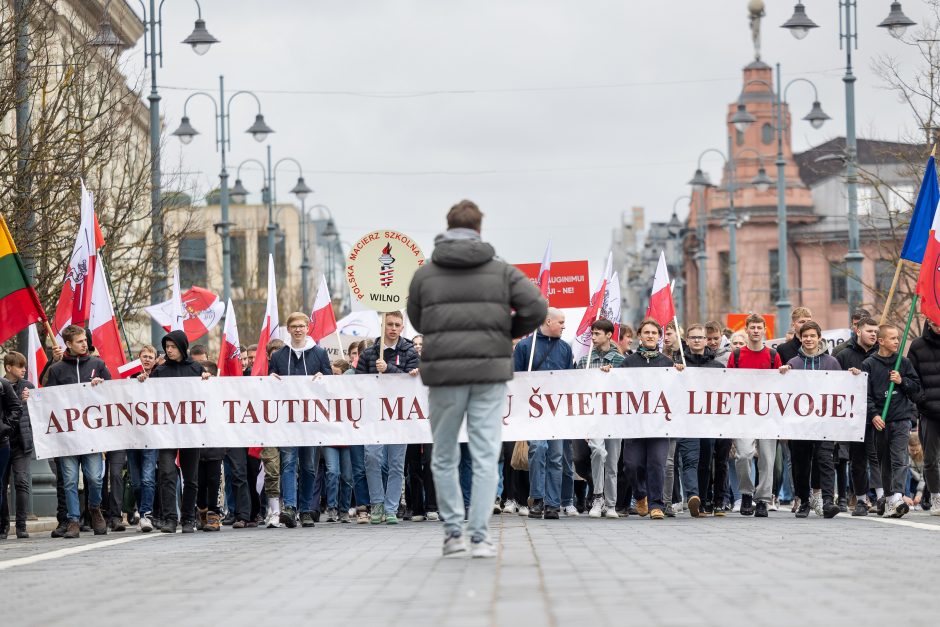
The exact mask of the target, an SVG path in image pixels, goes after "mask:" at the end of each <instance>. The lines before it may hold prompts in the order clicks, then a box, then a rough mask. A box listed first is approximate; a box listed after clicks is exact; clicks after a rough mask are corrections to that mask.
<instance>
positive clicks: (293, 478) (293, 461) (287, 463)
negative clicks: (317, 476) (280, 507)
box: [278, 446, 297, 509]
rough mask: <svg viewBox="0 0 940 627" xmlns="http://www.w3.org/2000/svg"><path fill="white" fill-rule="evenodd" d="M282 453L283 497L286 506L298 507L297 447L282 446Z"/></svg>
mask: <svg viewBox="0 0 940 627" xmlns="http://www.w3.org/2000/svg"><path fill="white" fill-rule="evenodd" d="M278 450H279V451H280V453H281V498H282V499H283V500H284V507H285V508H287V507H293V508H294V509H297V447H296V446H282V447H279V448H278Z"/></svg>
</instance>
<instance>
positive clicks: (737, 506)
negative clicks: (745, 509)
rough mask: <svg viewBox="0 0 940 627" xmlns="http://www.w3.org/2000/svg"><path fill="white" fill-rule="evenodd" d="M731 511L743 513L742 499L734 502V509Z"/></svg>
mask: <svg viewBox="0 0 940 627" xmlns="http://www.w3.org/2000/svg"><path fill="white" fill-rule="evenodd" d="M731 511H732V512H740V511H741V499H738V500H737V501H735V502H734V507H732V508H731Z"/></svg>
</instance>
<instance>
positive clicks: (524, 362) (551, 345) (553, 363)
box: [512, 330, 574, 372]
mask: <svg viewBox="0 0 940 627" xmlns="http://www.w3.org/2000/svg"><path fill="white" fill-rule="evenodd" d="M533 337H536V338H537V339H536V342H535V357H534V358H533V359H532V370H571V369H572V368H574V355H573V353H572V352H571V346H570V345H569V344H568V342H566V341H564V340H563V339H561V338H560V337H548V336H547V335H543V334H542V333H541V332H540V331H539V330H536V331H535V333H534V334H533V335H530V336H529V337H526V338H523V339H522V340H521V341H520V342H519V343H518V344H516V349H515V350H514V351H513V352H512V368H513V370H514V371H516V372H525V371H527V370H528V369H529V353H530V352H531V351H532V338H533Z"/></svg>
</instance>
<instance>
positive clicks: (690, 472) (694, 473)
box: [666, 438, 700, 501]
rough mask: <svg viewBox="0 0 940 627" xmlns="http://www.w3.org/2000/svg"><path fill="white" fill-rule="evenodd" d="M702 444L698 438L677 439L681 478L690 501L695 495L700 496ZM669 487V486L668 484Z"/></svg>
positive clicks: (684, 493) (685, 493) (686, 498)
mask: <svg viewBox="0 0 940 627" xmlns="http://www.w3.org/2000/svg"><path fill="white" fill-rule="evenodd" d="M699 452H700V446H699V439H698V438H679V439H678V440H677V441H676V455H678V456H679V472H680V474H679V479H680V481H682V493H683V495H684V497H685V500H686V501H688V500H689V499H690V498H691V497H693V496H700V495H699V490H698V458H699ZM666 489H667V490H668V489H669V486H666Z"/></svg>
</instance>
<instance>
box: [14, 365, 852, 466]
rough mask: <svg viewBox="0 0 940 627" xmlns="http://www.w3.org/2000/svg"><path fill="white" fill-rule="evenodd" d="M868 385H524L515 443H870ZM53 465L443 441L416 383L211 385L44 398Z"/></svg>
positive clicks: (508, 424)
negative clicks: (70, 459)
mask: <svg viewBox="0 0 940 627" xmlns="http://www.w3.org/2000/svg"><path fill="white" fill-rule="evenodd" d="M866 386H867V375H865V374H861V375H852V374H850V373H848V372H840V371H815V372H801V371H794V372H789V373H787V374H780V373H779V372H776V371H763V370H736V371H734V372H733V373H732V372H731V371H729V370H719V369H717V368H715V369H711V368H695V369H689V370H686V371H684V372H677V371H676V370H674V369H672V368H635V369H615V370H613V371H611V372H609V373H605V372H601V371H600V370H598V369H594V370H568V371H554V372H553V371H549V372H528V373H516V377H515V379H513V380H512V381H511V382H509V385H508V386H507V405H506V407H505V409H504V410H503V411H501V412H500V414H501V416H502V421H503V425H504V429H503V440H505V441H518V440H548V439H558V438H563V439H573V438H593V437H603V438H649V437H672V438H677V437H692V438H734V437H753V438H765V439H806V440H823V439H825V440H837V441H858V442H860V441H862V440H863V439H864V431H865V413H866ZM29 413H30V418H31V420H32V426H33V438H34V441H35V446H36V453H37V456H38V457H39V458H40V459H43V458H46V457H53V456H56V457H57V456H62V455H77V454H83V453H93V452H100V451H108V450H121V449H143V448H158V449H162V448H178V447H179V448H191V447H192V448H201V447H245V446H316V445H353V444H377V443H383V444H406V443H420V442H431V441H432V440H431V430H430V426H429V424H428V388H426V387H425V386H424V385H423V384H422V383H421V380H420V379H419V378H417V377H411V376H409V375H404V374H398V375H356V376H345V377H332V376H330V377H324V378H323V379H322V380H320V381H314V380H313V379H312V378H310V377H284V378H283V379H281V380H275V379H273V378H270V377H238V378H236V377H222V378H212V379H209V380H207V381H202V380H200V379H199V378H197V377H193V378H182V379H181V378H174V379H162V380H161V379H149V380H147V381H146V382H144V383H140V382H138V381H134V380H125V381H111V382H107V383H103V384H101V385H98V386H95V387H92V386H91V385H89V384H76V385H68V386H62V387H51V388H41V389H38V390H33V392H32V394H31V395H30V398H29Z"/></svg>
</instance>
